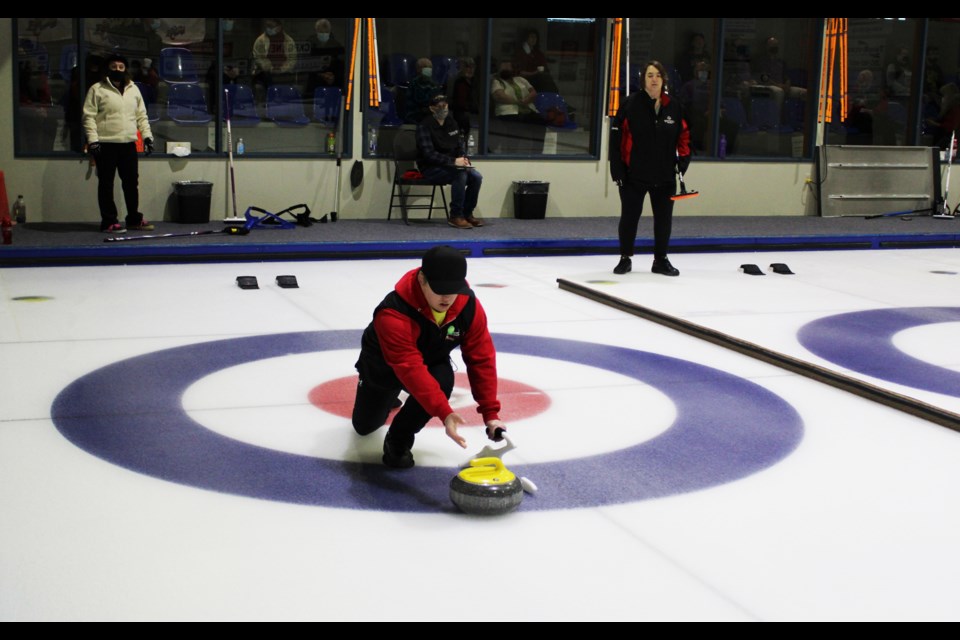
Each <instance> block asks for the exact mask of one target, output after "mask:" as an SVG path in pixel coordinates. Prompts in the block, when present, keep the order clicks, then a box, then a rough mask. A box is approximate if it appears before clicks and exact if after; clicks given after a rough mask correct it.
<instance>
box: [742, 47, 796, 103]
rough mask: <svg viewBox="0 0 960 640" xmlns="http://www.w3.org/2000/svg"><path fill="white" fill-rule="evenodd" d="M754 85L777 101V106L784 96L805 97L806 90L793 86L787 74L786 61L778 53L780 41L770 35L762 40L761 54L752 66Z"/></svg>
mask: <svg viewBox="0 0 960 640" xmlns="http://www.w3.org/2000/svg"><path fill="white" fill-rule="evenodd" d="M752 77H753V80H754V81H755V83H754V86H757V87H762V88H764V89H766V90H768V91H770V94H771V95H772V96H773V98H774V99H775V100H776V101H777V108H778V110H779V109H782V108H783V101H784V99H785V98H801V99H802V98H805V97H806V95H807V90H806V89H805V88H803V87H794V86H793V84H792V83H791V82H790V77H789V75H788V74H787V63H786V62H785V61H784V60H783V58H782V57H781V55H780V41H779V40H777V39H776V38H775V37H773V36H770V37H769V38H767V40H766V42H764V52H763V55H761V56H760V57H759V59H758V60H757V62H756V64H755V65H754V67H753V74H752Z"/></svg>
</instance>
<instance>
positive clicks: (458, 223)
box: [447, 218, 473, 229]
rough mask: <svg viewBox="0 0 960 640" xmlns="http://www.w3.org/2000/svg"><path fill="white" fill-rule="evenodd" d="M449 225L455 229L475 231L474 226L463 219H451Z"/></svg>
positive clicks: (448, 221)
mask: <svg viewBox="0 0 960 640" xmlns="http://www.w3.org/2000/svg"><path fill="white" fill-rule="evenodd" d="M447 224H449V225H450V226H451V227H453V228H454V229H473V225H472V224H470V223H469V222H467V221H466V220H464V219H463V218H450V219H449V220H447Z"/></svg>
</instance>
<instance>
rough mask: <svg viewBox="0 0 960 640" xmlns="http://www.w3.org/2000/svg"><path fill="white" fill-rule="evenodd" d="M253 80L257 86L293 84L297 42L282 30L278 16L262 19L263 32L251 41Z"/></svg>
mask: <svg viewBox="0 0 960 640" xmlns="http://www.w3.org/2000/svg"><path fill="white" fill-rule="evenodd" d="M253 64H254V72H253V81H254V84H256V85H258V87H261V88H264V89H265V88H266V87H269V86H270V85H272V84H293V81H294V71H295V69H296V68H297V43H296V42H294V40H293V38H291V37H290V36H289V35H287V34H286V32H285V31H284V30H283V23H282V22H281V21H280V19H279V18H267V19H266V20H264V21H263V33H261V34H260V35H259V36H258V37H257V39H256V40H255V41H254V43H253Z"/></svg>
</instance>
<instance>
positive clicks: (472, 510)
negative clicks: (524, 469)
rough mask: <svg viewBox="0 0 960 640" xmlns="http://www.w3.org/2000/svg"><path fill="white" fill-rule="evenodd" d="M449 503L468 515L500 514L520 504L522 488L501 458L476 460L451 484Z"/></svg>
mask: <svg viewBox="0 0 960 640" xmlns="http://www.w3.org/2000/svg"><path fill="white" fill-rule="evenodd" d="M450 500H451V501H452V502H453V504H455V505H456V506H457V508H459V509H460V510H461V511H463V512H464V513H468V514H470V515H476V516H497V515H502V514H505V513H509V512H511V511H513V510H514V509H516V508H517V507H518V506H520V503H521V502H523V485H522V484H521V483H520V479H519V478H517V476H515V475H514V474H513V472H511V471H510V470H509V469H507V468H506V467H505V466H504V465H503V461H502V460H501V459H500V458H477V459H475V460H471V461H470V466H469V467H467V468H466V469H463V470H462V471H460V473H458V474H457V475H455V476H454V477H453V480H451V481H450Z"/></svg>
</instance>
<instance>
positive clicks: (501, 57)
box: [486, 18, 601, 156]
mask: <svg viewBox="0 0 960 640" xmlns="http://www.w3.org/2000/svg"><path fill="white" fill-rule="evenodd" d="M600 34H601V32H600V30H599V29H598V23H597V19H596V18H494V19H493V22H492V37H491V40H492V47H493V48H492V50H491V52H490V56H491V60H490V63H491V64H490V71H491V77H490V80H489V94H490V105H489V109H488V113H489V116H490V130H489V135H488V137H487V147H486V148H487V151H488V152H489V153H490V154H493V155H521V156H523V155H533V156H539V155H560V156H571V155H573V156H576V155H589V154H591V153H594V152H595V151H594V149H595V148H596V146H597V145H596V140H595V136H596V134H597V127H596V123H597V115H598V114H597V103H598V94H599V93H600V87H599V83H598V73H597V70H598V48H599V44H598V42H599V38H600Z"/></svg>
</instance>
